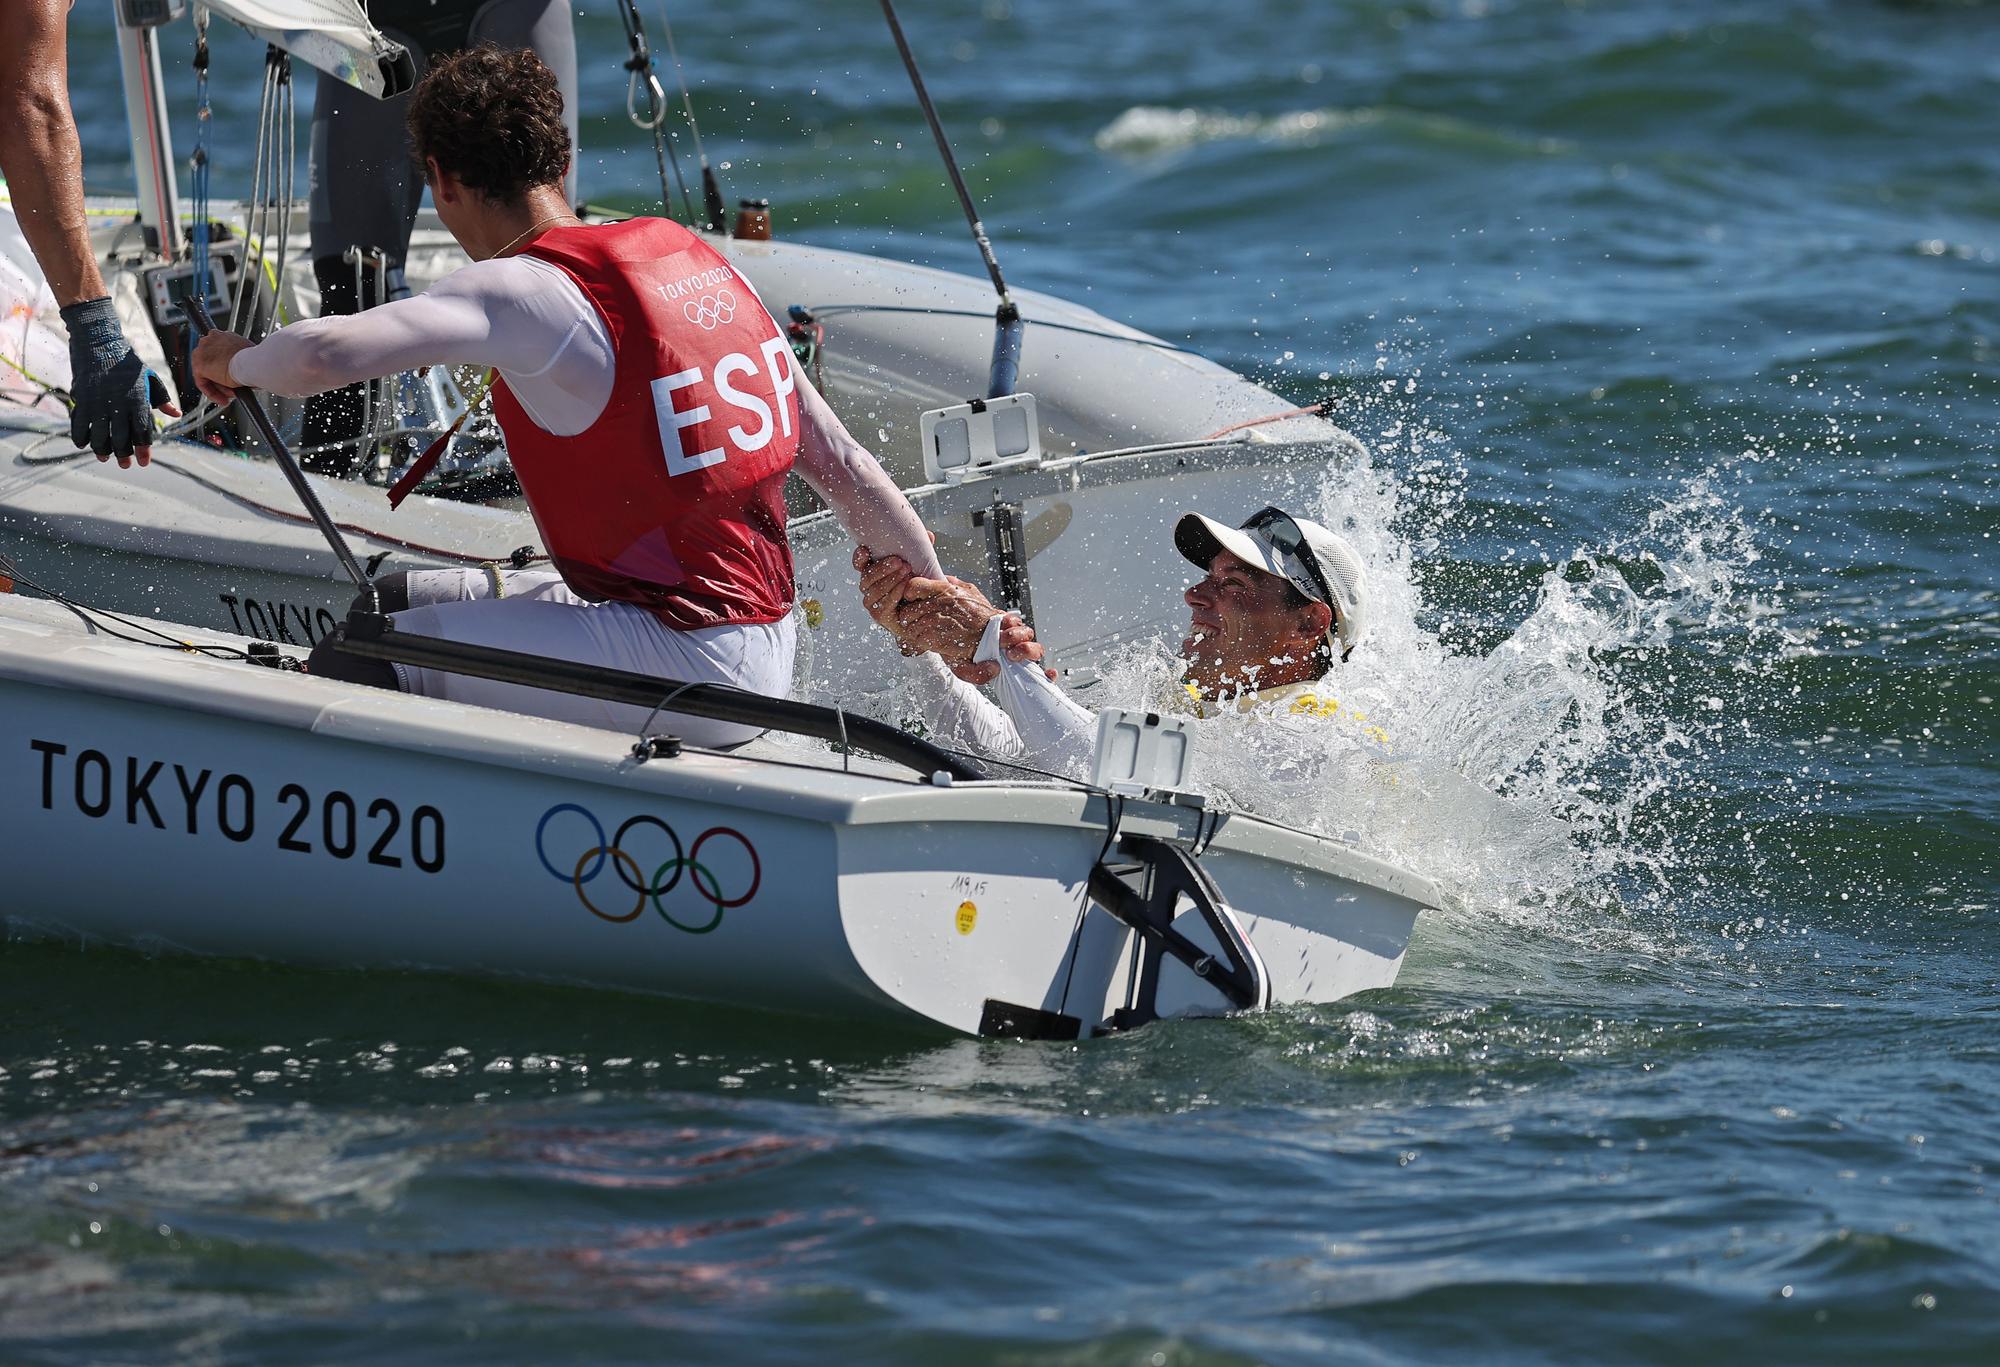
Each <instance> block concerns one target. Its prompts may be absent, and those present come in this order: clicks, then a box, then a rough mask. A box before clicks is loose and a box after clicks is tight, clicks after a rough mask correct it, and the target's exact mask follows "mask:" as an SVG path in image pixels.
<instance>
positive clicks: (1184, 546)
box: [1174, 508, 1368, 656]
mask: <svg viewBox="0 0 2000 1367" xmlns="http://www.w3.org/2000/svg"><path fill="white" fill-rule="evenodd" d="M1286 523H1290V524H1291V525H1292V526H1296V527H1297V528H1298V529H1299V533H1300V535H1301V536H1302V537H1303V539H1304V541H1305V546H1306V549H1307V550H1309V551H1310V552H1311V553H1312V559H1313V562H1314V563H1316V564H1317V565H1318V566H1319V569H1320V572H1321V574H1323V575H1324V576H1325V577H1326V588H1325V589H1322V588H1321V587H1320V584H1319V580H1318V578H1317V577H1315V576H1314V574H1313V572H1312V567H1311V566H1310V565H1308V564H1307V563H1306V562H1305V560H1304V558H1303V557H1301V556H1299V555H1297V554H1295V553H1292V552H1289V551H1286V550H1282V549H1280V548H1279V544H1278V543H1280V542H1283V543H1287V544H1289V543H1290V542H1291V539H1292V538H1291V537H1290V536H1289V535H1287V530H1288V529H1287V528H1286V526H1285V524H1286ZM1174 549H1176V550H1178V551H1179V552H1180V553H1181V554H1182V555H1184V556H1186V557H1187V558H1188V559H1189V560H1191V561H1193V562H1194V563H1195V564H1197V565H1199V566H1201V568H1203V569H1204V570H1205V569H1207V568H1208V565H1209V562H1210V561H1211V560H1213V559H1215V553H1216V552H1217V551H1228V552H1229V553H1230V554H1231V555H1233V556H1235V557H1236V558H1237V559H1238V560H1241V561H1242V562H1243V563H1244V564H1246V565H1248V566H1250V568H1252V569H1255V570H1262V571H1263V572H1264V573H1266V574H1274V575H1276V576H1278V578H1280V579H1283V580H1285V581H1286V582H1287V583H1289V584H1291V585H1292V587H1294V588H1296V589H1297V590H1298V591H1299V592H1300V593H1303V594H1304V595H1305V596H1306V597H1308V598H1310V599H1312V600H1313V601H1314V602H1315V603H1325V604H1326V605H1327V606H1328V607H1330V608H1332V609H1333V627H1332V629H1331V630H1330V631H1328V632H1327V635H1328V636H1329V637H1332V638H1335V640H1334V645H1335V652H1334V653H1335V654H1337V655H1341V656H1345V655H1346V654H1347V652H1348V651H1350V650H1352V649H1354V647H1355V645H1356V643H1357V642H1359V641H1360V639H1361V633H1362V628H1363V627H1364V625H1365V624H1366V620H1367V602H1368V576H1367V573H1366V572H1365V571H1364V570H1363V569H1362V567H1361V557H1360V555H1358V554H1357V553H1356V552H1355V549H1354V547H1353V546H1351V545H1349V544H1348V543H1347V542H1346V540H1344V539H1343V538H1341V537H1339V536H1336V535H1334V534H1333V533H1332V532H1330V531H1328V530H1327V529H1326V528H1325V527H1322V526H1320V524H1319V523H1317V522H1308V521H1307V520H1306V519H1304V518H1302V517H1293V516H1292V515H1291V514H1289V513H1287V512H1285V511H1284V510H1283V509H1280V508H1266V509H1264V510H1263V511H1262V512H1260V513H1257V514H1255V515H1254V516H1252V517H1251V518H1250V519H1249V520H1248V521H1246V522H1245V523H1244V524H1243V525H1242V526H1241V527H1225V526H1223V525H1222V524H1221V523H1220V522H1217V521H1216V520H1215V519H1214V518H1212V517H1203V516H1202V515H1201V514H1200V513H1186V514H1184V515H1183V516H1182V517H1181V520H1180V521H1179V522H1177V523H1175V524H1174ZM1329 591H1330V592H1331V593H1332V595H1333V597H1332V599H1331V601H1329V600H1328V597H1327V594H1328V592H1329Z"/></svg>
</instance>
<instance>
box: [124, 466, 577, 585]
mask: <svg viewBox="0 0 2000 1367" xmlns="http://www.w3.org/2000/svg"><path fill="white" fill-rule="evenodd" d="M153 464H154V465H155V466H156V467H158V468H160V469H163V470H171V471H172V472H173V473H175V474H177V475H179V476H180V477H181V478H182V479H186V480H191V481H193V482H194V483H196V484H199V485H200V486H201V487H202V488H204V489H207V490H208V491H209V492H211V493H217V494H221V495H222V496H223V497H224V498H226V499H230V500H232V501H233V502H236V503H240V504H242V505H243V506H244V507H246V508H248V509H250V510H251V511H252V512H258V513H263V514H265V515H266V516H268V517H275V518H279V519H282V520H283V521H286V522H301V523H305V524H306V525H308V526H311V525H315V524H314V523H313V520H312V519H311V518H310V517H307V516H306V515H305V514H304V513H298V512H293V511H291V510H290V509H288V508H277V507H273V506H272V505H271V504H269V503H263V502H260V501H258V500H257V499H254V498H252V497H250V496H249V495H248V494H245V493H243V492H241V491H239V490H236V489H232V488H230V487H229V486H228V485H227V484H223V483H221V482H219V481H217V480H212V479H210V478H208V477H207V476H206V475H198V474H196V473H195V472H194V471H192V470H188V469H184V468H182V467H181V466H178V465H175V464H173V463H172V462H170V461H163V460H161V459H160V458H159V456H157V455H155V456H154V457H153ZM333 525H334V526H335V527H336V528H338V529H339V530H341V531H343V532H351V533H352V534H353V535H355V536H365V537H367V538H368V539H369V540H371V541H380V542H382V543H383V544H385V545H390V546H394V547H396V548H397V549H399V550H405V551H413V552H415V553H416V554H418V555H431V556H436V557H437V558H438V559H440V560H455V561H457V562H459V563H460V564H463V565H501V564H506V565H512V566H513V567H514V568H516V569H525V568H526V567H527V566H529V565H534V564H539V563H541V562H543V561H546V560H547V559H548V557H547V556H546V555H527V556H524V555H521V554H520V552H518V551H517V552H515V553H514V555H513V556H500V557H497V558H496V557H494V556H490V555H474V554H472V553H471V552H469V551H454V550H450V549H447V548H446V547H443V546H430V545H426V544H425V543H423V542H421V541H411V540H409V539H407V538H405V537H400V536H393V535H391V534H390V533H388V532H380V531H377V530H375V529H374V528H373V527H364V526H362V525H361V524H360V523H358V522H336V523H334V524H333Z"/></svg>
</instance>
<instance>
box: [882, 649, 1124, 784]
mask: <svg viewBox="0 0 2000 1367" xmlns="http://www.w3.org/2000/svg"><path fill="white" fill-rule="evenodd" d="M972 658H973V659H974V660H975V661H977V662H979V663H982V664H983V663H987V662H990V661H998V662H999V665H1000V677H999V678H998V679H997V680H995V681H994V686H995V688H996V689H997V690H998V692H999V694H1000V705H999V706H998V707H996V706H994V705H993V703H992V702H991V701H989V700H988V699H987V697H986V695H985V694H983V693H981V692H980V691H979V690H978V689H976V688H974V687H973V686H972V685H971V684H969V683H967V682H965V681H964V680H963V679H961V678H959V677H958V676H957V675H955V674H953V673H952V672H951V670H950V669H948V668H947V667H946V666H945V663H944V661H943V660H941V659H939V658H938V657H937V656H935V655H918V656H916V657H914V658H913V659H911V661H910V683H911V687H912V690H913V692H914V693H915V694H916V701H917V703H918V705H919V706H920V707H921V708H922V709H923V712H924V720H925V722H926V723H927V724H928V725H930V726H931V727H932V729H933V733H934V735H935V737H936V738H937V739H939V740H941V741H943V742H944V743H945V744H947V745H950V746H953V747H955V748H957V749H960V750H971V751H974V752H976V753H978V754H984V755H991V756H993V757H994V758H996V759H1003V760H1015V761H1018V762H1019V763H1022V764H1027V765H1032V766H1033V767H1035V768H1037V769H1047V770H1050V771H1051V772H1054V773H1060V774H1067V775H1068V776H1070V777H1071V778H1083V777H1084V776H1086V775H1087V774H1088V773H1089V772H1090V761H1091V756H1092V753H1093V752H1094V750H1095V748H1096V744H1097V715H1096V713H1094V712H1092V711H1091V710H1090V709H1089V708H1087V707H1084V706H1082V705H1081V704H1079V703H1077V702H1075V701H1073V700H1072V699H1071V698H1070V697H1069V696H1068V695H1067V694H1065V693H1064V692H1063V691H1062V690H1061V689H1060V688H1057V687H1056V686H1055V684H1053V683H1051V682H1050V681H1049V676H1048V675H1047V674H1045V673H1043V671H1042V667H1041V666H1040V665H1039V664H1017V663H1015V662H1014V661H1012V660H1009V659H1007V658H1005V657H1004V656H1003V655H1001V653H1000V619H999V618H998V617H995V618H994V619H993V620H992V621H990V622H988V623H987V624H986V633H985V635H984V636H982V637H981V638H980V641H979V648H978V649H977V650H975V651H974V652H973V654H972Z"/></svg>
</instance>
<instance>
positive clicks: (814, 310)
mask: <svg viewBox="0 0 2000 1367" xmlns="http://www.w3.org/2000/svg"><path fill="white" fill-rule="evenodd" d="M807 312H809V313H811V314H813V315H814V316H815V317H819V318H837V317H839V316H840V315H841V314H843V313H927V314H930V315H931V316H933V317H937V318H984V317H986V316H987V315H985V314H984V313H981V312H980V311H979V310H978V309H941V308H931V307H929V306H927V305H923V304H814V305H812V306H810V307H809V308H808V309H807ZM1022 321H1023V322H1024V323H1029V324H1032V325H1033V326H1035V327H1038V328H1053V329H1055V330H1056V331H1058V332H1074V333H1078V334H1079V335H1081V336H1084V337H1102V338H1103V339H1104V340H1106V341H1107V342H1129V343H1131V344H1132V345H1133V346H1143V347H1151V348H1153V350H1155V351H1177V352H1179V353H1180V354H1181V355H1183V356H1198V355H1200V354H1201V353H1200V352H1198V351H1195V350H1194V349H1193V348H1192V347H1184V346H1181V345H1179V344H1178V343H1175V342H1169V341H1165V340H1163V339H1161V338H1159V337H1147V336H1144V335H1141V336H1137V337H1135V336H1132V335H1130V334H1128V333H1123V332H1106V331H1105V330H1104V329H1103V328H1087V327H1084V326H1082V325H1081V324H1078V323H1054V322H1050V321H1049V320H1048V319H1046V318H1025V319H1023V320H1022Z"/></svg>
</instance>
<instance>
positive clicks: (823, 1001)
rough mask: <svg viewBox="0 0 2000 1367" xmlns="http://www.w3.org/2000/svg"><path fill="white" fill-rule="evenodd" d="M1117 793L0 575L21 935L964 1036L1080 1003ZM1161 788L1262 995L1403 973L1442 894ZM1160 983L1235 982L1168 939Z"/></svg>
mask: <svg viewBox="0 0 2000 1367" xmlns="http://www.w3.org/2000/svg"><path fill="white" fill-rule="evenodd" d="M202 639H220V638H212V637H210V636H208V635H207V634H202ZM234 644H237V645H241V644H242V642H241V640H240V639H239V640H237V641H236V642H234ZM760 744H761V743H760ZM1163 810H1165V809H1163ZM1111 812H1112V808H1111V806H1110V804H1109V803H1108V802H1107V799H1106V798H1105V797H1104V796H1103V795H1101V794H1094V793H1090V792H1087V791H1084V790H1081V789H1078V788H1074V787H1061V786H1040V787H1036V786H1028V785H1020V784H1009V783H961V784H956V785H950V786H945V787H937V786H933V785H931V784H929V783H925V782H919V781H912V779H911V778H910V777H909V776H906V775H902V774H901V773H900V772H899V771H895V770H892V769H890V768H889V767H888V766H883V765H875V764H867V763H862V762H854V763H853V764H852V766H851V772H848V771H844V768H843V766H841V764H840V761H839V760H838V759H837V758H834V757H828V756H826V755H825V754H824V753H823V752H821V753H818V754H817V755H816V754H815V752H812V751H808V750H801V749H796V748H789V749H787V750H786V751H785V753H784V761H783V762H773V761H772V760H771V758H770V757H768V756H765V757H759V756H757V755H755V754H751V755H734V756H725V755H716V754H708V753H703V752H693V751H690V752H687V753H685V754H683V755H681V756H679V757H678V758H674V759H670V760H653V761H650V762H647V763H644V764H640V763H637V762H635V761H634V760H633V759H632V757H631V753H630V738H629V737H623V736H619V735H616V734H613V733H609V732H600V731H593V730H588V729H585V728H580V727H569V726H562V725H557V724H552V723H545V722H538V721H533V720H530V719H526V718H521V717H515V716H511V715H508V714H504V713H498V712H490V711H486V710H483V709H478V708H469V707H459V706H454V705H450V704H444V703H438V702H433V701H430V700H426V699H421V698H411V697H406V696H403V695H398V694H388V693H379V692H374V691H371V690H367V689H360V688H354V687H350V686H347V685H341V684H337V683H332V682H328V681H322V680H315V679H311V678H308V677H305V676H300V675H297V674H291V673H281V672H278V671H273V670H266V669H262V668H259V667H256V666H253V665H248V664H242V663H235V662H225V661H218V660H211V659H204V658H199V657H195V656H189V655H183V654H180V653H178V652H173V651H168V650H154V649H148V648H144V647H141V646H136V645H128V644H124V643H121V642H116V641H110V640H106V639H104V638H101V637H97V638H93V637H91V636H89V635H88V634H87V633H86V632H85V631H84V630H83V628H82V627H81V626H79V625H77V624H75V623H74V621H73V620H71V619H68V618H67V617H66V616H65V615H64V614H63V613H62V612H61V611H60V610H59V609H55V608H53V607H52V606H50V605H45V604H39V603H33V602H25V601H22V600H19V599H9V598H4V597H0V830H4V831H5V832H6V841H7V845H8V853H7V861H6V862H7V867H8V880H7V890H6V893H5V900H4V903H0V914H4V916H5V918H6V920H7V922H8V924H9V926H10V928H11V929H12V930H13V931H14V932H16V933H37V934H60V935H71V936H80V937H84V938H86V939H88V940H92V941H104V942H110V943H114V944H121V945H130V946H136V947H139V948H142V949H150V950H155V951H163V952H185V953H194V954H208V955H229V956H249V957H257V958H264V959H271V960H277V961H282V962H285V963H292V964H300V965H319V966H339V967H386V968H399V969H426V970H441V971H449V972H456V973H474V974H488V975H500V976H510V977H523V978H532V979H537V980H543V981H556V982H566V983H575V984H585V985H591V986H597V987H604V988H612V989H623V990H633V991H642V992H649V993H660V994H666V995H671V996H677V997H686V998H692V999H696V1000H702V1001H710V1002H720V1003H725V1004H729V1005H734V1006H744V1007H754V1008H761V1009H772V1010H780V1011H790V1012H803V1013H808V1014H813V1015H821V1016H832V1017H843V1018H859V1019H872V1020H878V1021H882V1022H888V1023H901V1024H910V1025H919V1026H927V1027H930V1028H945V1029H950V1030H955V1031H959V1032H962V1033H966V1034H978V1033H982V1031H984V1032H985V1033H993V1032H994V1024H993V1022H994V1017H993V1014H992V1013H993V1006H992V1004H993V1003H995V1002H998V1003H1003V1004H1005V1005H1006V1006H1008V1007H1009V1008H1020V1009H1022V1010H1025V1011H1028V1012H1047V1013H1052V1014H1056V1015H1060V1016H1063V1017H1066V1018H1069V1019H1072V1020H1074V1021H1075V1022H1076V1023H1077V1026H1078V1028H1080V1029H1081V1030H1083V1031H1084V1032H1086V1033H1087V1032H1089V1031H1091V1030H1093V1029H1096V1028H1099V1027H1102V1026H1103V1025H1105V1024H1106V1023H1107V1022H1108V1021H1109V1020H1110V1018H1111V1013H1112V1012H1113V1011H1114V1010H1116V1009H1117V1007H1118V1006H1119V1005H1120V1004H1121V1003H1122V1002H1124V1001H1125V999H1126V998H1127V997H1128V996H1129V994H1130V992H1131V979H1132V974H1133V965H1134V964H1135V962H1136V954H1135V949H1134V939H1135V937H1134V935H1133V932H1131V931H1130V930H1129V929H1127V928H1126V926H1124V925H1123V924H1122V923H1120V922H1117V921H1114V920H1113V919H1112V918H1111V917H1110V916H1109V915H1108V914H1107V913H1106V912H1104V911H1103V910H1102V909H1101V908H1098V907H1096V906H1094V905H1091V904H1088V903H1087V899H1086V894H1085V884H1086V879H1087V877H1088V876H1089V873H1090V871H1091V869H1092V868H1093V866H1094V864H1095V861H1096V860H1097V859H1098V857H1099V855H1100V853H1101V852H1102V850H1103V849H1104V847H1105V842H1106V836H1107V823H1108V822H1109V821H1110V820H1111ZM1157 819H1163V820H1165V821H1166V822H1168V823H1169V824H1174V823H1179V824H1180V825H1181V826H1182V827H1184V829H1182V830H1181V832H1180V835H1179V837H1177V838H1180V839H1184V840H1185V839H1188V838H1190V837H1200V836H1203V835H1205V836H1206V839H1207V844H1208V853H1206V854H1205V855H1204V856H1203V862H1204V864H1205V866H1207V867H1208V868H1209V869H1210V870H1211V871H1212V872H1213V874H1214V876H1215V878H1216V879H1217V881H1218V882H1219V883H1220V884H1221V886H1222V887H1223V889H1224V890H1225V892H1226V893H1227V895H1228V897H1229V900H1230V902H1231V903H1232V904H1233V905H1235V906H1236V907H1237V908H1238V910H1239V911H1240V912H1241V913H1242V922H1243V924H1244V926H1245V928H1246V930H1247V931H1248V933H1249V935H1250V937H1251V939H1252V940H1253V942H1254V943H1255V944H1256V946H1257V949H1258V952H1259V953H1260V954H1261V955H1262V956H1263V958H1264V960H1265V961H1266V964H1267V966H1268V967H1269V970H1270V976H1271V985H1272V999H1273V1000H1274V1001H1329V1000H1334V999H1337V998H1338V997H1341V996H1345V995H1347V994H1349V993H1352V992H1356V991H1360V990H1363V989H1366V988H1373V987H1382V986H1386V985H1388V984H1389V983H1391V982H1393V981H1394V978H1395V974H1396V971H1397V969H1398V967H1399V965H1400V963H1401V960H1402V955H1403V951H1404V948H1405V946H1406V945H1407V943H1408V938H1409V935H1410V932H1411V929H1412V927H1413V926H1414V923H1415V919H1416V917H1417V915H1418V913H1419V912H1420V910H1421V909H1422V908H1423V907H1424V906H1426V905H1430V904H1433V903H1434V900H1435V899H1434V894H1433V893H1432V891H1431V889H1430V888H1429V886H1428V885H1427V884H1425V883H1424V882H1423V881H1422V880H1420V879H1416V878H1414V877H1413V876H1411V875H1408V874H1404V873H1401V872H1399V871H1397V870H1395V869H1393V868H1390V867H1389V866H1386V865H1383V864H1380V863H1379V862H1376V861H1373V860H1369V859H1367V858H1365V857H1363V856H1361V855H1359V854H1358V853H1356V852H1354V851H1352V850H1349V849H1346V848H1345V847H1343V846H1340V845H1338V844H1337V843H1335V842H1328V841H1324V840H1321V839H1319V838H1317V837H1313V836H1310V835H1307V834H1304V833H1301V832H1296V831H1291V830H1288V829H1286V828H1282V827H1277V826H1272V825H1269V824H1268V823H1264V822H1261V821H1256V820H1254V819H1250V818H1243V817H1235V818H1230V819H1227V820H1225V821H1223V822H1222V823H1220V825H1219V826H1215V825H1213V824H1211V826H1210V827H1208V828H1204V829H1202V830H1197V826H1198V824H1199V823H1200V822H1201V821H1203V820H1204V818H1203V817H1201V815H1200V814H1199V813H1192V812H1186V811H1178V810H1175V811H1167V813H1166V815H1165V817H1164V818H1157ZM1207 820H1209V821H1210V822H1211V823H1213V818H1207ZM1187 823H1196V825H1188V824H1187ZM1184 919H1185V918H1184ZM1176 974H1178V977H1176ZM1160 1001H1161V1003H1162V1008H1161V1013H1162V1014H1184V1013H1188V1014H1212V1013H1215V1012H1218V1011H1221V1010H1224V1009H1225V1008H1226V1007H1227V1005H1228V1003H1227V1002H1226V1001H1224V1000H1223V999H1222V998H1221V996H1220V995H1219V994H1218V993H1217V992H1216V990H1215V989H1213V988H1211V987H1209V986H1208V985H1207V984H1205V983H1203V982H1201V981H1199V980H1197V979H1195V978H1194V977H1193V976H1192V975H1191V974H1188V973H1186V972H1185V970H1181V969H1179V968H1178V967H1177V966H1174V965H1170V966H1169V969H1168V971H1167V973H1166V974H1165V975H1164V976H1163V980H1162V988H1161V994H1160Z"/></svg>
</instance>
